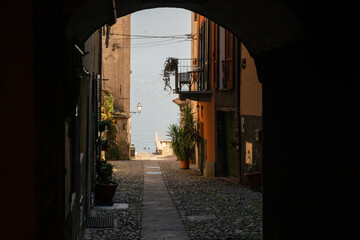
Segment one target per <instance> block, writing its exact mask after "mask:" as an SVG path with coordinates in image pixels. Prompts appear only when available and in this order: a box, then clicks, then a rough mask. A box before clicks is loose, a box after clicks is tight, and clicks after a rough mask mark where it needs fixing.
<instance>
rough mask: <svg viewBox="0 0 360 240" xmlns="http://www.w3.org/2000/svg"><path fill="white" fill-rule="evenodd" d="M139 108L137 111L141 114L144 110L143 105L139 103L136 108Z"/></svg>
mask: <svg viewBox="0 0 360 240" xmlns="http://www.w3.org/2000/svg"><path fill="white" fill-rule="evenodd" d="M136 107H137V110H138V111H139V113H140V112H141V109H142V105H141V103H138V105H137V106H136Z"/></svg>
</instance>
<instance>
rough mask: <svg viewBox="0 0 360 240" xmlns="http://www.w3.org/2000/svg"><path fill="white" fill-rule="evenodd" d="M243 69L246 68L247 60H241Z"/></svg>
mask: <svg viewBox="0 0 360 240" xmlns="http://www.w3.org/2000/svg"><path fill="white" fill-rule="evenodd" d="M241 68H242V69H244V68H246V58H243V59H241Z"/></svg>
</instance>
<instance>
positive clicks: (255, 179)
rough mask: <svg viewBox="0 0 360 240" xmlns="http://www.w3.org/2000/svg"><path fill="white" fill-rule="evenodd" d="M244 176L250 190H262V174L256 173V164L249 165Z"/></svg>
mask: <svg viewBox="0 0 360 240" xmlns="http://www.w3.org/2000/svg"><path fill="white" fill-rule="evenodd" d="M244 176H245V177H246V179H247V183H248V187H249V189H251V190H257V189H259V188H260V172H258V171H256V164H254V163H252V164H247V168H246V173H244Z"/></svg>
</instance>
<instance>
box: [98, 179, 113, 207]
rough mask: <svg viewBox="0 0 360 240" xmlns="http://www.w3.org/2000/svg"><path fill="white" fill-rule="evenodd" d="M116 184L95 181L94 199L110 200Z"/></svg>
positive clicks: (105, 201) (107, 201)
mask: <svg viewBox="0 0 360 240" xmlns="http://www.w3.org/2000/svg"><path fill="white" fill-rule="evenodd" d="M117 186H118V185H117V184H116V183H114V182H110V184H104V183H98V182H97V183H95V200H96V201H100V202H104V203H109V202H112V199H113V197H114V195H115V192H116V188H117Z"/></svg>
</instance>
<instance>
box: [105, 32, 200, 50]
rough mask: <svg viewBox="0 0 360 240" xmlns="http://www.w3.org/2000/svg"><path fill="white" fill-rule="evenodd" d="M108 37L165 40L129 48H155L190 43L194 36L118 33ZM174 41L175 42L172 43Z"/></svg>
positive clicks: (138, 44) (132, 45)
mask: <svg viewBox="0 0 360 240" xmlns="http://www.w3.org/2000/svg"><path fill="white" fill-rule="evenodd" d="M110 35H115V36H120V37H121V38H120V39H130V40H147V39H166V40H161V41H153V42H140V43H139V42H138V43H132V44H131V48H144V47H156V46H165V45H170V44H175V43H181V42H186V41H191V40H193V39H196V38H194V37H195V34H178V35H138V34H119V33H110ZM174 41H176V42H174Z"/></svg>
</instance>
